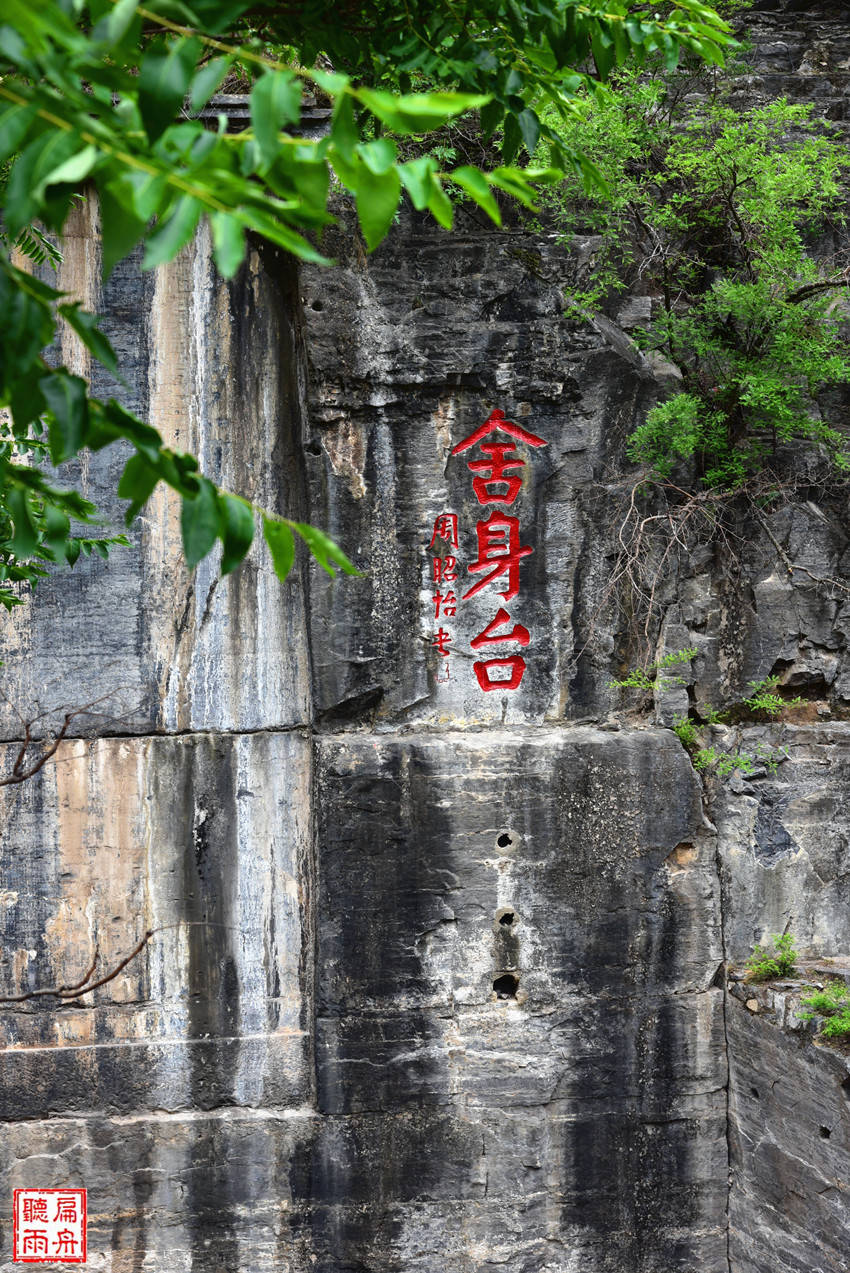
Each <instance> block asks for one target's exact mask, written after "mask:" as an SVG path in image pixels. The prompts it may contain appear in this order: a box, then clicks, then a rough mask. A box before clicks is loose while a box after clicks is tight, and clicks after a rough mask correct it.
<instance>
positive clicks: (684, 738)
mask: <svg viewBox="0 0 850 1273" xmlns="http://www.w3.org/2000/svg"><path fill="white" fill-rule="evenodd" d="M696 654H697V650H696V648H695V647H688V648H687V649H683V650H673V651H671V652H670V653H669V654H665V655H664V657H663V658H661V659H659V660H658V661H657V662H656V663H652V664H650V666H649V667H647V668H640V667H633V668H630V670H629V671H628V672H627V674H626V675H625V676H624V677H621V678H620V679H619V680H613V681H609V682H608V685H609V688H611V689H636V690H643V691H644V693H649V694H661V693H663V692H664V691H665V690H669V689H672V688H673V687H674V686H675V685H685V684H686V681H685V680H684V678H683V677H681V676H663V675H662V673H663V672H664V671H666V670H667V669H669V668H671V667H674V666H675V665H676V664H677V663H688V662H690V660H691V659H693V658H694V657H695V656H696ZM778 684H779V677H778V676H767V677H765V678H764V679H763V680H761V681H750V683H749V686H748V688H749V690H750V697H749V698H744V699H742V700H741V703H742V704H743V705H744V706H746V707H747V708H748V709H749V710H750V711H751V712H763V713H765V714H766V715H767V716H769V717H770V718H771V719H775V718H776V717H777V716H779V714H780V713H781V712H783V711H784V710H785V709H786V708H795V707H800V706H802V705H803V703H804V702H805V699H802V698H782V697H781V695H779V694H776V693H775V692H774V691H775V689H776V686H777V685H778ZM734 707H735V704H732V705H730V706H729V707H727V708H724V709H723V710H721V711H719V710H718V709H717V708H714V707H708V708H706V709H703V711H702V713H701V721H702V724H703V725H720V724H722V723H724V721H725V720H726V719H727V718H728V716H729V714H730V713H731V712H732V711H733V710H734ZM672 729H673V733H674V734H675V735H676V737H677V738H678V739H679V741H680V742H681V744H682V746H683V747H684V748H685V750H686V751H687V752H689V753H690V756H691V760H692V761H693V766H694V768H695V769H696V770H697V772H699V773H705V774H707V773H711V774H714V776H715V777H717V778H729V777H731V775H732V774H733V773H736V772H737V773H742V774H751V773H753V772H755V771H756V770H757V769H766V770H767V771H768V772H769V773H771V774H775V773H776V771H777V769H778V768H779V765H780V764H781V763H782V761H783V760H785V759H787V754H788V753H787V751H786V750H785V749H784V748H781V747H771V746H769V745H768V744H767V743H759V744H758V746H757V747H756V749H755V753H754V754H753V753H750V752H746V751H740V750H738V751H735V752H727V751H723V750H721V749H720V748H718V747H714V746H704V745H703V739H702V734H701V726H700V724H698V722H697V720H696V719H694V718H692V717H691V716H677V717H676V718H675V719H674V721H673V725H672Z"/></svg>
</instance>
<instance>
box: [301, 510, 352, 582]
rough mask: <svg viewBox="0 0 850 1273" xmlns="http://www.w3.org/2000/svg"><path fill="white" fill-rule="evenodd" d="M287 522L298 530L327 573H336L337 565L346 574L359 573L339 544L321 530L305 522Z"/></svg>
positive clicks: (333, 574)
mask: <svg viewBox="0 0 850 1273" xmlns="http://www.w3.org/2000/svg"><path fill="white" fill-rule="evenodd" d="M289 524H290V525H291V526H292V529H293V530H295V531H297V532H298V534H299V535H300V536H301V538H302V539H303V540H304V543H305V544H306V545H307V547H308V548H309V549H310V552H311V553H312V554H313V556H314V557H315V558H316V561H317V562H318V563H319V565H320V566H321V567H322V569H323V570H326V571H327V573H328V574H329V575H331V576H335V575H336V568H335V567H337V566H338V567H339V568H340V570H342V571H343V572H344V573H345V574H347V575H359V574H360V573H361V572H360V571H359V570H358V569H357V567H356V566H354V565H352V563H351V562H350V561H349V560H348V558H347V557H346V555H345V553H344V552H343V551H342V549H341V548H340V547H339V545H338V544H335V543H334V541H333V540H332V539H331V538H330V537H329V536H328V535H326V534H325V532H324V531H323V530H319V529H318V528H317V527H316V526H310V525H309V524H308V523H307V522H290V523H289Z"/></svg>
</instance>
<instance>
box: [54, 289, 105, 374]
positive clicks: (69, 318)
mask: <svg viewBox="0 0 850 1273" xmlns="http://www.w3.org/2000/svg"><path fill="white" fill-rule="evenodd" d="M58 309H59V313H60V314H61V315H62V317H63V318H64V319H65V322H66V323H67V324H68V326H69V327H72V328H73V330H74V331H75V332H76V333H77V335H78V336H79V338H80V340H81V341H82V342H83V344H84V345H85V347H86V349H88V350H89V352H90V353H92V354H94V356H95V358H96V359H97V360H98V362H99V363H102V364H103V366H104V367H106V369H107V371H111V372H112V374H113V376H117V375H118V359H117V358H116V357H115V350H114V349H113V348H112V346H111V345H110V343H109V341H108V340H107V339H106V337H105V336H104V334H103V332H102V331H100V329H99V328H98V323H99V322H100V319H99V318H98V316H97V315H96V314H90V313H88V311H87V310H84V309H82V308H81V306H80V302H79V301H74V303H73V304H72V305H60V306H59V307H58Z"/></svg>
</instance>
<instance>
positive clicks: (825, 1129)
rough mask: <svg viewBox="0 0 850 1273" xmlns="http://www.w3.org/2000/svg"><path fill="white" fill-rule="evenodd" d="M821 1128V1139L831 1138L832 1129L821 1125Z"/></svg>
mask: <svg viewBox="0 0 850 1273" xmlns="http://www.w3.org/2000/svg"><path fill="white" fill-rule="evenodd" d="M819 1130H820V1138H821V1140H829V1138H830V1136H831V1135H832V1131H831V1129H830V1128H829V1127H821V1128H820V1129H819Z"/></svg>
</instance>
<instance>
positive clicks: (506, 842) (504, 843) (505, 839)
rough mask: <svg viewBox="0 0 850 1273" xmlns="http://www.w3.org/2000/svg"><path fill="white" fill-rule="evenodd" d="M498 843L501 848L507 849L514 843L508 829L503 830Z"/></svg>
mask: <svg viewBox="0 0 850 1273" xmlns="http://www.w3.org/2000/svg"><path fill="white" fill-rule="evenodd" d="M496 843H497V844H498V846H499V848H500V849H507V848H509V847H510V846H511V845H512V844H513V840H512V839H511V837H510V836H509V835H508V833H507V831H503V832H502V834H501V835H500V836H499V838H498V839H497V841H496Z"/></svg>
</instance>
